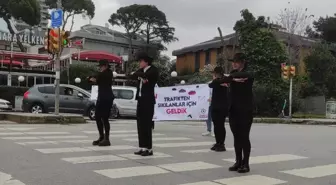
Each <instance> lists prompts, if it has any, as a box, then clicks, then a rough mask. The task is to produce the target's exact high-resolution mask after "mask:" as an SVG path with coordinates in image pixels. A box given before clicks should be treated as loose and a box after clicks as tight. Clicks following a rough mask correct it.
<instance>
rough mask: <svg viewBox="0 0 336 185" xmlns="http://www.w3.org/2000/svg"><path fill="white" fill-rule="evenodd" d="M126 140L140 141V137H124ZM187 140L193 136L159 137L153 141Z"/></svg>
mask: <svg viewBox="0 0 336 185" xmlns="http://www.w3.org/2000/svg"><path fill="white" fill-rule="evenodd" d="M124 140H125V141H136V142H137V141H138V138H130V139H124ZM186 140H192V139H191V138H186V137H159V138H153V141H186Z"/></svg>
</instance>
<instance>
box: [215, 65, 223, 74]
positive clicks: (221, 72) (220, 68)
mask: <svg viewBox="0 0 336 185" xmlns="http://www.w3.org/2000/svg"><path fill="white" fill-rule="evenodd" d="M213 73H214V74H215V75H219V76H223V75H224V70H223V68H222V67H220V66H217V67H215V69H214V70H213Z"/></svg>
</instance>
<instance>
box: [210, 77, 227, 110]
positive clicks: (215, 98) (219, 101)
mask: <svg viewBox="0 0 336 185" xmlns="http://www.w3.org/2000/svg"><path fill="white" fill-rule="evenodd" d="M209 87H210V88H212V97H211V108H212V109H213V110H214V109H215V110H222V111H225V112H227V111H228V107H229V104H228V103H229V102H228V88H227V87H225V86H221V85H220V83H218V79H215V80H213V81H212V82H211V83H210V84H209Z"/></svg>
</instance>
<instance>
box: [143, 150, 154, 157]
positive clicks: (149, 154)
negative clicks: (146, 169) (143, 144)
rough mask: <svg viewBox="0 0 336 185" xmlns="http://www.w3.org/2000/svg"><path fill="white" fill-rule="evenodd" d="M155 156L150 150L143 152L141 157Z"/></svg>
mask: <svg viewBox="0 0 336 185" xmlns="http://www.w3.org/2000/svg"><path fill="white" fill-rule="evenodd" d="M152 155H153V151H149V150H145V151H143V152H142V154H141V156H144V157H146V156H152Z"/></svg>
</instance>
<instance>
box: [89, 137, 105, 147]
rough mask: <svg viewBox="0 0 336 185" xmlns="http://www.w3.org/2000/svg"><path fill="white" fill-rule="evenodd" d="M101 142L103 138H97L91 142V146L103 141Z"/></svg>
mask: <svg viewBox="0 0 336 185" xmlns="http://www.w3.org/2000/svg"><path fill="white" fill-rule="evenodd" d="M103 140H104V137H99V139H98V140H96V141H93V142H92V145H93V146H98V145H99V143H100V142H101V141H103Z"/></svg>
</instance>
